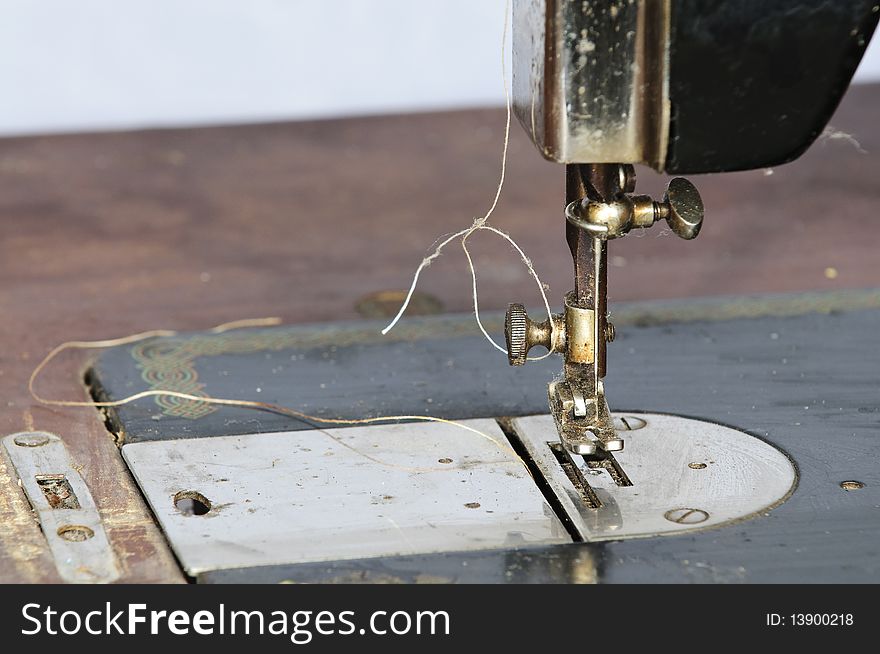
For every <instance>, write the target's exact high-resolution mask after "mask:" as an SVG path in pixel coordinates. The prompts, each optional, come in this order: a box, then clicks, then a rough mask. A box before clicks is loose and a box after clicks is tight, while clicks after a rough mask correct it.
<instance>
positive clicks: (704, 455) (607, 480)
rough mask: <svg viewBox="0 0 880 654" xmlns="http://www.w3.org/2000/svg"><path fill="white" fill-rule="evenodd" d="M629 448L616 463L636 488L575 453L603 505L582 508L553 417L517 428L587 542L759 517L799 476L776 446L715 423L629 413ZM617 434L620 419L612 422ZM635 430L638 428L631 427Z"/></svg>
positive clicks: (626, 427) (529, 419)
mask: <svg viewBox="0 0 880 654" xmlns="http://www.w3.org/2000/svg"><path fill="white" fill-rule="evenodd" d="M624 419H625V420H626V423H624V424H623V427H624V430H622V431H620V435H621V436H622V437H623V439H624V442H625V444H626V446H625V448H624V449H623V451H621V452H615V453H614V458H615V459H616V460H617V463H618V464H619V465H620V467H621V468H622V469H623V471H624V472H625V473H626V475H627V476H628V477H629V480H630V481H631V482H632V486H621V485H619V484H618V483H617V482H616V481H615V480H614V479H613V478H612V475H611V474H610V473H609V472H608V470H607V469H606V468H592V467H590V466H589V465H587V463H586V461H585V460H584V458H583V457H577V456H573V457H572V460H573V461H574V462H576V463H577V464H578V466H579V467H580V469H581V471H582V472H583V475H584V477H585V478H586V480H587V481H588V483H589V486H590V487H591V488H592V489H593V491H595V494H596V496H597V497H598V499H599V501H600V502H601V506H599V507H598V508H596V509H592V508H588V507H587V506H585V504H584V502H583V500H582V499H581V495H582V494H581V493H580V492H579V491H578V489H577V488H576V487H575V484H574V483H573V482H572V481H571V480H570V478H569V476H568V475H567V474H565V472H564V471H563V469H562V467H561V466H560V463H559V460H558V459H557V456H556V455H555V454H554V452H553V449H551V444H553V443H557V442H558V440H559V437H558V435H557V431H556V425H555V424H554V422H553V418H552V417H550V416H528V417H525V418H516V419H515V420H514V421H513V426H514V428H515V430H516V433H517V434H518V435H519V437H520V439H521V440H522V442H523V444H524V445H525V447H526V449H527V450H528V452H529V454H530V455H531V458H532V459H533V460H534V461H535V463H536V464H537V466H538V468H539V470H540V471H541V473H542V474H543V476H544V477H545V479H546V480H547V482H548V483H549V485H550V488H551V489H552V491H553V493H554V495H556V497H557V498H558V500H559V502H560V503H561V505H562V507H563V509H564V511H565V512H566V514H568V516H569V518H571V521H572V523H573V524H574V526H575V528H576V529H577V532H578V533H579V534H580V535H581V537H582V538H583V539H584V540H587V541H603V540H621V539H626V538H640V537H649V536H658V535H663V534H672V533H679V532H683V531H691V530H695V529H705V528H709V527H718V526H720V525H723V524H725V523H729V522H732V521H735V520H740V519H744V518H749V517H754V516H756V515H759V514H761V513H763V512H765V511H767V510H769V509H771V508H772V507H774V506H776V505H777V504H779V503H781V502H782V501H784V500H785V499H786V498H787V497H788V496H789V495H790V494H791V492H792V491H793V490H794V488H795V485H796V483H797V472H796V470H795V467H794V465H793V464H792V462H791V460H790V459H789V458H788V457H787V456H786V455H785V454H783V453H782V452H780V451H779V450H778V449H776V448H775V447H773V446H772V445H769V444H768V443H766V442H764V441H762V440H761V439H759V438H755V437H754V436H751V435H749V434H746V433H744V432H741V431H738V430H736V429H731V428H729V427H724V426H722V425H718V424H716V423H711V422H704V421H702V420H693V419H689V418H681V417H678V416H670V415H660V414H653V413H634V414H627V415H626V416H624ZM615 422H616V423H617V425H618V429H620V427H621V423H620V417H618V418H617V420H615ZM633 428H634V429H633Z"/></svg>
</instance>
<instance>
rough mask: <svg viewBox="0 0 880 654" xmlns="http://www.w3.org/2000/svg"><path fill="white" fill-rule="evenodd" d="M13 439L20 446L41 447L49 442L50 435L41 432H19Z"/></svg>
mask: <svg viewBox="0 0 880 654" xmlns="http://www.w3.org/2000/svg"><path fill="white" fill-rule="evenodd" d="M13 440H14V442H15V444H16V445H18V446H19V447H40V446H41V445H45V444H46V443H48V442H49V436H48V434H41V433H40V432H29V433H27V434H19V435H18V436H16V437H15V439H13Z"/></svg>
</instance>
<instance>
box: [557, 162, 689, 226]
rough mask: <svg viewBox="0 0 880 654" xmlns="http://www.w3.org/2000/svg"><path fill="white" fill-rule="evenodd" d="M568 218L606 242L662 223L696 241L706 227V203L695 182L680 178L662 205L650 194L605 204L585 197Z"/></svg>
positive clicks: (567, 210)
mask: <svg viewBox="0 0 880 654" xmlns="http://www.w3.org/2000/svg"><path fill="white" fill-rule="evenodd" d="M565 217H566V219H567V220H568V222H569V223H570V224H572V225H575V226H577V227H578V228H580V229H583V230H585V231H587V232H589V233H591V234H593V235H594V236H595V237H596V238H600V239H603V240H611V239H615V238H620V237H621V236H624V235H625V234H627V233H628V232H629V231H630V230H631V229H635V228H643V229H644V228H647V227H650V226H651V225H653V224H654V223H655V222H657V221H658V220H666V222H667V223H668V224H669V227H670V228H671V229H672V231H673V232H675V234H676V235H678V236H680V237H681V238H684V239H692V238H696V236H697V234H699V233H700V227H701V226H702V224H703V201H702V199H701V198H700V193H699V191H697V189H696V187H695V186H694V185H693V184H691V182H689V181H688V180H686V179H684V178H683V177H676V178H675V179H673V180H672V181H671V182H669V186H668V187H667V189H666V194H665V195H664V196H663V201H662V202H655V201H654V200H652V199H651V197H650V196H647V195H624V194H619V195H617V196H616V197H614V198H613V199H611V200H605V201H597V200H595V199H591V198H589V197H585V198H582V199H580V200H576V201H574V202H570V203H569V204H568V206H566V208H565Z"/></svg>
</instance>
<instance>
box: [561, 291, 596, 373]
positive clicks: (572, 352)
mask: <svg viewBox="0 0 880 654" xmlns="http://www.w3.org/2000/svg"><path fill="white" fill-rule="evenodd" d="M574 301H575V298H574V293H569V294H568V295H567V296H566V297H565V334H566V348H565V359H566V361H570V362H573V363H593V362H594V361H595V360H596V341H595V338H594V336H595V334H596V312H595V311H594V310H593V309H585V308H583V307H579V306H577V305H576V304H574Z"/></svg>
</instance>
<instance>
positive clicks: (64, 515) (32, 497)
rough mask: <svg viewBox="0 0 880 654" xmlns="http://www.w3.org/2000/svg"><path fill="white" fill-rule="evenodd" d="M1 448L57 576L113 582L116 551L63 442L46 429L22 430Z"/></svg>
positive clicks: (77, 580) (116, 575)
mask: <svg viewBox="0 0 880 654" xmlns="http://www.w3.org/2000/svg"><path fill="white" fill-rule="evenodd" d="M3 447H4V448H5V449H6V453H7V454H8V456H9V459H10V460H11V461H12V465H13V467H14V470H15V474H16V476H17V477H18V480H19V485H20V486H21V489H22V490H23V491H24V493H25V495H26V496H27V499H28V502H29V503H30V505H31V508H32V509H33V511H34V514H35V515H36V517H37V520H38V521H39V523H40V528H41V529H42V531H43V535H44V536H45V538H46V542H47V543H48V545H49V550H50V551H51V553H52V557H53V559H54V562H55V566H56V568H57V569H58V574H59V575H60V576H61V578H62V579H63V580H64V581H66V582H69V583H92V584H96V583H110V582H113V581H116V580H117V579H118V578H119V576H120V568H119V565H118V562H117V559H116V555H115V553H114V552H113V549H112V548H111V547H110V543H109V541H108V540H107V534H106V533H105V531H104V525H103V523H102V522H101V517H100V515H98V509H97V507H96V506H95V501H94V500H93V499H92V494H91V493H90V492H89V489H88V487H87V486H86V484H85V482H84V481H83V479H82V477H81V476H80V474H79V472H78V471H77V469H76V468H75V466H74V465H73V463H72V462H71V460H70V456H69V455H68V453H67V448H66V447H65V446H64V442H63V441H62V440H61V439H60V438H58V436H56V435H54V434H49V433H46V432H21V433H18V434H11V435H9V436H7V437H6V438H4V439H3Z"/></svg>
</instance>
